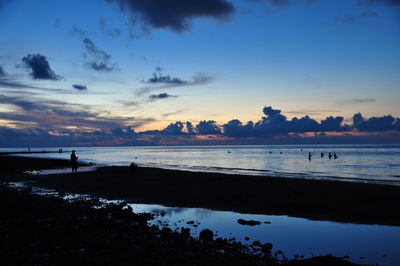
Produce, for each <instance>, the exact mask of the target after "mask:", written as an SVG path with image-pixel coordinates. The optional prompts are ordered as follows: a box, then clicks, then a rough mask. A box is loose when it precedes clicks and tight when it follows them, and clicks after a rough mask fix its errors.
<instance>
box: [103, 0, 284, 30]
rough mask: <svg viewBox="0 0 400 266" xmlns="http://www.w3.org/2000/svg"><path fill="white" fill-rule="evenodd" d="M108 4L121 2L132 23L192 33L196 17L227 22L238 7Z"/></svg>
mask: <svg viewBox="0 0 400 266" xmlns="http://www.w3.org/2000/svg"><path fill="white" fill-rule="evenodd" d="M106 1H107V2H115V3H117V4H118V5H119V7H120V9H121V10H122V11H124V12H127V13H128V14H129V15H130V16H131V18H132V21H138V20H139V21H140V22H141V23H142V24H143V25H144V26H145V27H151V28H156V29H169V30H172V31H175V32H183V31H185V30H188V29H189V28H190V25H191V21H192V20H193V19H195V18H200V17H207V18H214V19H225V18H227V17H228V16H229V15H231V14H233V12H234V11H235V8H234V6H233V5H232V4H231V3H230V2H228V1H227V0H185V1H178V0H174V1H165V0H106ZM278 1H279V0H278ZM282 1H283V0H282Z"/></svg>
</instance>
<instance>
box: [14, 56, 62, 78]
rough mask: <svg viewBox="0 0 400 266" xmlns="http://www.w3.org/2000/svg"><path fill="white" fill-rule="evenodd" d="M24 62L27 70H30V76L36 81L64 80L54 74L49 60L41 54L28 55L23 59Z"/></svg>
mask: <svg viewBox="0 0 400 266" xmlns="http://www.w3.org/2000/svg"><path fill="white" fill-rule="evenodd" d="M22 61H23V62H24V64H25V66H26V67H27V68H30V70H31V73H30V74H31V76H32V78H34V79H47V80H59V79H61V78H62V77H61V76H59V75H56V73H54V71H53V70H52V69H51V67H50V65H49V62H48V61H47V58H46V57H45V56H43V55H41V54H28V55H27V56H25V57H24V58H22Z"/></svg>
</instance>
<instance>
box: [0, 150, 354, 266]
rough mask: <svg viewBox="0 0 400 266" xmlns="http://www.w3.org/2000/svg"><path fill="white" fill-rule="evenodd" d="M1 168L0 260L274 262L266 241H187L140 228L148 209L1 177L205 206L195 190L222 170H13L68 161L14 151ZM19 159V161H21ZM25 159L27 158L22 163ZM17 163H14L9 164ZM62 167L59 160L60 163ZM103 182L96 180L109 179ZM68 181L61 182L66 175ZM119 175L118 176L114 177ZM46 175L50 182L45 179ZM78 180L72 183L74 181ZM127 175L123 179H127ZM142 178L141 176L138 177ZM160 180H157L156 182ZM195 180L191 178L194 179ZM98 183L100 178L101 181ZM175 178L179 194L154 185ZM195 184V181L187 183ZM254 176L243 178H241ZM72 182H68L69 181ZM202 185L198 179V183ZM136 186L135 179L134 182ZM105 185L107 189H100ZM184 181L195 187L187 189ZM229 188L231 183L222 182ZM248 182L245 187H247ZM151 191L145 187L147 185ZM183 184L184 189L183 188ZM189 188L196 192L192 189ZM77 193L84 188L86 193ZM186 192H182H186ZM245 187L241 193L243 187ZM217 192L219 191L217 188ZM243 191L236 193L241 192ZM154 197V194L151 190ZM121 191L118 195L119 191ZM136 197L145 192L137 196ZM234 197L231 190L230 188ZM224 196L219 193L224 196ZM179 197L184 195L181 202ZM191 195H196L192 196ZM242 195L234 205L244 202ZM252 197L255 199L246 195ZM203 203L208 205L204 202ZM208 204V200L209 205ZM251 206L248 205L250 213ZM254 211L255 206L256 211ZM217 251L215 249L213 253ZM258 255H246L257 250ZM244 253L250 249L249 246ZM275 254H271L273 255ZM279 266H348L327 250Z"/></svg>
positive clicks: (177, 234)
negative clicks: (38, 190)
mask: <svg viewBox="0 0 400 266" xmlns="http://www.w3.org/2000/svg"><path fill="white" fill-rule="evenodd" d="M0 161H1V163H2V167H5V163H7V165H8V168H7V169H8V172H7V174H4V172H3V173H2V175H1V178H2V181H3V185H2V187H1V190H0V197H1V200H0V206H1V208H0V209H1V210H2V213H3V215H2V218H1V226H0V230H1V232H2V235H3V241H1V253H2V254H1V257H2V259H3V261H5V262H7V263H6V264H7V265H35V264H38V263H40V264H41V265H54V264H57V265H70V264H71V263H75V264H76V263H78V264H79V263H82V262H83V263H86V264H90V265H128V264H132V263H136V264H139V265H204V264H210V265H221V264H225V265H227V264H229V265H277V264H278V260H277V259H276V257H275V256H274V254H271V253H270V252H271V248H272V246H271V245H270V244H268V243H267V244H259V243H255V242H254V243H253V244H251V245H250V246H249V245H243V244H242V243H240V242H238V241H229V240H227V239H222V238H220V239H213V236H212V232H211V237H210V235H209V234H208V236H207V234H204V235H203V237H201V238H200V239H194V238H192V237H190V235H188V232H187V231H185V230H181V232H173V231H172V230H170V229H165V228H164V229H159V228H156V227H154V226H148V225H147V221H148V220H152V219H154V216H152V215H149V214H142V215H141V214H135V213H133V212H132V211H131V210H129V208H127V205H126V203H125V204H119V205H118V204H109V205H106V206H102V207H100V208H99V207H97V208H93V207H95V206H99V205H101V204H99V202H98V201H97V200H96V198H95V197H94V198H93V200H90V201H84V200H77V201H74V202H65V201H64V200H63V199H61V198H60V197H48V196H47V197H45V196H38V195H32V194H30V193H29V191H30V190H29V189H26V191H22V192H21V191H19V192H18V191H15V190H10V189H9V188H7V185H5V184H6V183H4V182H6V181H16V180H19V181H26V180H36V181H38V180H39V179H42V178H43V180H41V181H40V182H36V183H35V185H40V186H47V187H52V188H54V189H57V190H58V191H59V194H60V195H62V194H63V193H61V191H65V192H67V191H68V192H79V193H81V192H84V191H86V192H89V190H90V189H89V187H90V184H92V189H91V193H90V194H91V195H93V196H98V195H103V196H104V197H107V198H114V197H115V198H119V199H121V198H126V199H131V200H143V201H151V202H153V200H150V198H151V197H154V201H155V202H163V203H164V204H177V203H178V202H182V204H183V205H193V206H198V205H201V206H202V205H203V204H204V206H208V205H207V202H206V201H205V200H204V198H202V197H200V196H199V194H198V193H201V192H204V189H207V188H208V189H209V190H210V192H211V191H213V189H210V188H209V186H210V182H211V180H207V179H210V178H213V179H215V178H218V180H217V181H216V184H215V186H216V188H220V186H221V185H217V184H218V183H221V184H223V183H224V182H226V179H228V180H231V182H232V185H233V184H234V183H235V177H234V176H230V175H217V176H214V175H212V176H207V175H204V178H205V179H202V178H201V174H202V173H193V174H194V176H191V177H189V179H188V180H187V181H186V182H185V181H183V180H182V178H183V176H186V177H187V176H188V173H185V172H181V171H169V170H168V171H164V170H161V169H151V168H150V169H148V168H137V169H135V170H134V171H132V170H131V169H130V168H128V167H106V168H100V169H98V170H97V171H95V172H86V173H78V174H75V175H73V174H65V175H48V176H39V177H38V176H35V175H19V176H16V175H15V173H21V172H23V171H26V170H30V171H32V170H40V169H44V168H52V167H56V166H57V167H60V166H62V165H63V164H66V163H68V162H66V161H62V160H48V159H45V160H41V159H34V160H31V159H29V158H20V157H11V156H9V157H3V156H0ZM22 162H24V164H21V163H22ZM28 162H30V163H28ZM16 166H18V167H19V168H18V169H16V168H15V167H16ZM64 166H65V165H64ZM110 175H111V180H108V181H107V182H104V180H103V181H102V179H104V178H108V179H110ZM68 178H69V179H70V181H73V182H67V181H66V180H67V179H68ZM121 178H122V179H121ZM51 179H53V181H55V182H54V183H53V182H50V181H51ZM78 179H80V181H79V182H78ZM128 179H130V180H131V181H130V182H128ZM145 179H147V180H146V182H145ZM161 179H162V180H164V182H162V183H160V184H158V185H157V182H160V180H161ZM195 180H197V182H195ZM102 182H103V183H102ZM120 182H126V183H124V185H123V187H125V188H132V187H133V186H134V184H136V185H135V186H136V189H135V190H133V191H135V192H137V191H138V190H140V189H143V188H144V187H145V186H147V187H148V188H149V189H148V190H145V191H144V190H143V193H142V194H139V195H140V196H138V198H135V197H132V196H129V193H127V191H128V189H122V186H121V184H120ZM176 182H183V185H182V186H183V187H185V191H186V192H185V193H184V194H182V193H180V194H179V193H178V194H175V193H177V192H178V191H179V190H180V189H182V188H183V187H180V188H179V189H178V188H177V190H171V191H170V193H169V194H170V195H174V196H169V197H167V196H166V193H162V191H165V190H169V189H172V188H171V187H168V184H169V186H173V185H176ZM194 182H195V183H194ZM247 182H249V184H251V183H252V182H255V181H254V180H251V178H250V179H249V180H247V181H246V182H245V183H247ZM72 183H75V184H74V185H72ZM201 183H204V185H201ZM139 184H140V185H139ZM106 187H108V188H109V192H108V193H106V190H107V189H106ZM189 187H196V189H192V190H189V189H188V188H189ZM230 188H232V187H230ZM248 188H250V187H248ZM150 190H152V191H153V192H152V193H150V192H149V191H150ZM188 190H189V191H188ZM196 191H197V192H196ZM86 192H85V193H86ZM189 192H190V193H191V196H190V197H189V194H186V193H189ZM248 192H249V191H247V192H246V193H248ZM214 193H216V192H211V194H210V197H211V198H210V199H213V200H219V199H220V198H218V197H217V198H215V197H216V196H215V195H214ZM218 193H222V192H221V191H218ZM246 193H244V194H243V195H249V194H246ZM157 194H158V195H159V196H158V197H156V196H155V195H157ZM124 195H125V196H124ZM143 195H147V196H146V197H144V196H143ZM232 195H236V194H232ZM232 195H231V194H229V193H227V194H223V196H224V197H227V199H230V198H229V197H231V196H232ZM184 197H188V198H189V199H187V200H186V201H185V200H183V199H184ZM195 198H198V199H197V200H193V199H195ZM240 199H241V200H242V202H243V203H242V205H239V206H240V207H239V208H244V206H245V203H246V204H248V203H249V202H248V201H246V200H243V198H240ZM252 200H255V198H253V199H252ZM234 203H235V204H231V205H227V203H226V201H225V202H222V203H220V204H212V206H213V207H215V208H236V207H232V206H234V205H236V203H238V201H235V202H234ZM208 204H210V203H208ZM210 207H211V205H210ZM256 210H257V209H254V211H256ZM260 210H262V208H261V209H260ZM221 250H222V251H221ZM257 250H258V253H254V251H257ZM250 251H252V252H250ZM275 255H277V254H275ZM285 263H286V264H285V265H322V264H323V265H355V264H352V263H350V262H348V261H346V260H344V259H342V258H335V257H332V256H323V257H321V256H318V257H314V258H310V259H295V260H286V261H285Z"/></svg>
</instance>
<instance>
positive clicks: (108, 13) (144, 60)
mask: <svg viewBox="0 0 400 266" xmlns="http://www.w3.org/2000/svg"><path fill="white" fill-rule="evenodd" d="M0 32H1V36H2V37H1V38H0V67H1V69H0V70H2V71H0V95H1V97H2V98H0V123H1V124H0V128H2V130H3V132H8V133H7V134H8V135H13V134H14V136H17V135H18V134H23V135H24V136H27V139H29V138H28V136H29V135H34V136H36V135H37V134H39V133H38V131H40V130H43V132H45V133H43V134H51V135H52V136H59V137H61V136H64V137H67V136H68V137H71V134H72V135H74V136H76V135H80V136H81V134H82V132H85V133H87V134H89V133H90V132H92V133H93V132H104V133H105V134H112V133H109V132H112V130H114V129H115V128H119V127H120V128H126V127H127V126H130V127H131V129H133V130H134V131H135V132H136V133H138V132H144V131H149V130H160V131H162V130H163V129H165V128H166V127H167V126H168V125H169V124H170V123H175V122H176V121H182V122H186V121H190V122H192V123H193V124H194V125H196V124H198V123H199V122H200V121H201V120H206V121H209V120H214V121H216V122H215V124H216V125H217V126H218V127H220V128H221V133H222V134H223V135H224V127H223V125H224V124H226V123H228V122H229V121H231V120H233V119H238V120H240V121H241V122H242V123H243V124H246V123H247V121H250V120H251V121H254V122H257V121H261V120H260V119H262V117H263V116H265V115H267V114H265V113H263V111H262V110H263V108H264V107H265V106H272V107H273V108H275V109H279V110H281V111H282V114H284V115H285V116H286V118H287V120H288V121H291V119H293V118H294V117H298V118H300V117H303V116H305V115H309V116H311V117H312V118H313V119H315V120H316V121H317V122H318V123H320V121H321V120H324V119H326V117H329V116H334V117H336V116H340V117H343V121H342V122H341V127H342V129H341V130H339V131H343V127H344V126H345V125H346V124H347V125H349V127H348V128H347V129H346V132H356V133H357V132H359V131H362V130H359V129H357V127H355V126H353V127H352V128H351V129H350V125H353V122H354V121H353V120H352V117H353V115H354V114H355V113H358V112H360V113H362V114H363V117H364V118H365V120H368V119H369V118H371V117H378V118H379V117H383V116H385V115H391V116H392V117H394V118H396V117H400V108H399V107H398V102H399V100H400V90H399V89H400V88H399V84H400V63H399V62H400V49H399V47H400V1H397V0H346V1H344V0H343V1H332V0H319V1H306V0H297V1H296V0H291V1H290V0H274V1H273V0H259V1H257V0H207V1H199V0H186V1H185V0H181V1H179V0H175V1H173V0H170V1H160V0H149V1H144V0H109V1H106V0H88V1H79V2H78V1H76V2H72V3H71V1H62V0H59V1H50V0H37V1H29V0H0ZM28 55H31V56H32V57H28ZM37 55H39V56H41V57H35V56H37ZM23 58H26V60H25V61H24V60H23ZM35 60H39V61H35ZM40 60H42V61H40ZM44 61H46V62H47V64H48V68H47V69H45V71H47V72H46V73H47V74H49V73H53V74H54V76H51V75H50V76H49V75H47V76H46V75H45V76H36V77H35V74H33V75H32V73H33V71H34V67H35V66H32V64H34V62H41V63H43V62H44ZM30 64H31V65H30ZM42 66H43V65H42ZM49 71H50V72H49ZM2 73H3V74H2ZM153 74H155V75H156V76H155V78H154V76H153ZM167 77H168V78H167ZM152 78H153V80H151V79H152ZM11 85H13V86H11ZM15 85H18V86H15ZM74 85H75V86H74ZM76 85H79V86H76ZM76 88H80V90H79V89H76ZM32 103H33V104H35V105H34V107H32ZM28 104H29V106H31V107H30V108H31V109H29V108H27V105H28ZM61 111H62V112H61ZM65 111H68V113H67V112H65ZM57 112H58V113H57ZM267 117H268V115H267ZM45 121H48V122H45ZM396 121H397V120H396V119H395V120H393V130H395V131H396V130H397V124H396V123H397V122H396ZM384 128H385V127H384ZM364 129H365V128H364ZM386 129H388V128H385V131H387V130H386ZM389 129H390V127H389ZM10 130H11V131H12V132H13V133H10V132H11V131H10ZM124 130H125V129H124ZM315 130H316V131H318V132H319V131H321V129H315ZM390 130H391V129H390ZM61 131H62V132H61ZM128 131H129V130H128ZM183 131H185V132H188V129H187V128H186V126H185V127H184V129H183ZM364 131H365V130H364ZM375 131H376V130H375ZM29 132H30V133H29ZM41 132H42V131H41ZM369 132H370V131H369ZM197 133H198V132H197ZM286 133H288V132H286ZM295 133H299V132H295ZM3 134H4V135H5V134H6V133H3ZM40 134H41V133H40ZM40 134H39V135H40ZM144 135H145V134H144ZM171 138H172V139H173V137H171ZM65 139H67V138H65ZM110 139H112V137H110ZM395 140H396V138H395ZM397 140H398V138H397ZM109 143H114V142H113V141H111V142H109ZM118 143H119V142H118ZM121 143H122V144H123V143H124V142H123V141H122V142H121ZM155 143H156V142H155ZM0 144H1V143H0Z"/></svg>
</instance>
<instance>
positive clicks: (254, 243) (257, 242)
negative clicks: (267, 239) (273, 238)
mask: <svg viewBox="0 0 400 266" xmlns="http://www.w3.org/2000/svg"><path fill="white" fill-rule="evenodd" d="M260 245H261V243H260V241H254V242H253V246H256V247H258V246H260Z"/></svg>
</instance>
